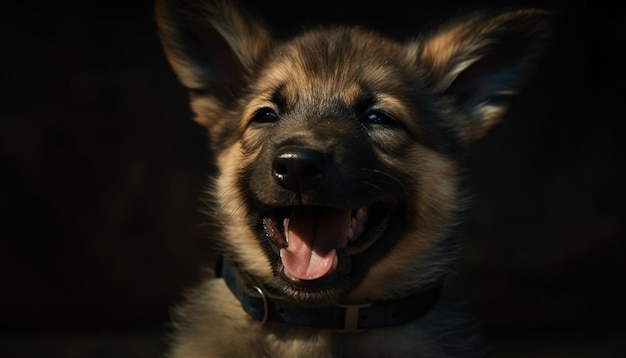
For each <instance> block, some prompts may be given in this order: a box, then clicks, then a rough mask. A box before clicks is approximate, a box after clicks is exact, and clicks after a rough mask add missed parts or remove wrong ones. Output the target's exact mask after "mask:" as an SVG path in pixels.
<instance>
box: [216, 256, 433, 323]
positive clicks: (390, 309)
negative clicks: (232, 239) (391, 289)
mask: <svg viewBox="0 0 626 358" xmlns="http://www.w3.org/2000/svg"><path fill="white" fill-rule="evenodd" d="M216 276H221V277H223V278H224V280H225V281H226V284H227V285H228V287H229V288H230V290H231V291H232V293H233V294H234V295H235V297H237V299H238V300H239V302H240V303H241V307H242V308H243V310H244V311H245V312H246V313H247V314H248V315H250V316H251V317H253V318H254V319H256V320H258V321H261V322H263V323H264V322H266V321H269V322H281V323H286V324H292V325H297V326H307V327H312V328H320V329H334V330H336V331H339V332H358V331H362V330H369V329H375V328H383V327H391V326H399V325H402V324H406V323H408V322H412V321H415V320H418V319H419V318H421V317H422V316H424V315H425V314H426V313H428V312H429V311H430V310H431V309H432V308H433V307H434V306H435V304H436V303H437V301H438V299H439V296H440V294H441V289H442V285H441V284H439V285H435V286H433V287H430V288H428V289H426V290H424V291H420V292H419V293H417V294H414V295H412V296H409V297H406V298H403V299H401V300H396V301H385V302H371V303H364V304H346V305H343V304H338V305H334V306H329V307H305V306H301V305H298V304H297V303H294V302H291V301H288V300H285V299H281V298H280V297H274V296H270V295H269V294H268V292H267V291H266V290H265V289H264V288H263V287H262V286H261V285H259V284H257V283H255V282H253V281H254V280H252V279H251V278H250V277H248V275H246V273H244V272H242V271H241V270H239V268H238V267H237V266H236V265H235V264H234V263H232V262H230V261H228V260H222V259H220V260H219V261H218V265H217V267H216Z"/></svg>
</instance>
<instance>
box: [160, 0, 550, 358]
mask: <svg viewBox="0 0 626 358" xmlns="http://www.w3.org/2000/svg"><path fill="white" fill-rule="evenodd" d="M157 22H158V25H159V32H160V36H161V39H162V42H163V47H164V49H165V52H166V56H167V58H168V60H169V61H170V63H171V64H172V67H173V69H174V71H175V72H176V74H177V75H178V77H179V79H180V81H181V83H182V84H183V85H185V86H186V87H187V88H189V90H190V96H191V107H192V109H193V111H194V113H195V115H196V121H198V123H200V124H202V125H204V126H205V127H206V128H207V130H208V133H209V139H210V143H211V145H212V148H213V150H214V154H215V164H216V166H217V168H218V172H217V173H216V174H215V176H213V177H212V178H211V181H210V183H209V185H208V193H207V195H208V197H209V198H208V199H207V201H208V207H207V209H206V211H207V212H208V213H209V214H210V216H211V220H213V221H214V223H215V224H216V225H217V226H218V227H220V231H219V232H216V233H215V237H214V238H212V239H213V240H215V241H216V244H217V246H218V247H219V248H220V254H221V255H223V256H224V257H226V259H227V260H231V261H234V262H235V263H236V264H237V266H238V267H239V268H240V269H241V270H242V271H243V272H245V273H246V275H248V276H249V277H251V278H252V280H254V282H255V284H258V285H259V286H262V287H264V289H265V290H267V291H268V292H269V293H271V294H270V296H271V297H273V298H275V299H278V300H284V301H289V302H292V303H296V304H300V305H302V307H309V306H316V307H328V306H335V305H339V304H346V303H348V304H356V303H372V302H374V303H375V302H387V301H395V300H399V299H403V298H405V297H407V296H411V295H413V294H415V293H417V292H420V291H422V290H424V289H425V288H427V287H429V286H431V285H433V284H435V285H438V284H441V282H443V281H444V280H445V278H446V277H447V275H449V274H450V272H451V271H452V267H453V264H454V260H455V259H456V256H457V253H458V249H459V246H460V245H459V242H460V240H459V233H458V232H457V231H458V226H459V223H460V222H461V216H462V213H463V210H464V209H465V207H466V194H467V193H466V189H465V187H464V175H463V173H464V170H465V166H466V164H467V161H466V159H467V158H466V153H467V150H468V148H469V146H470V145H471V144H472V143H473V142H474V141H475V140H477V139H479V138H480V137H482V136H483V135H484V134H485V133H486V132H487V131H488V130H489V128H491V127H492V126H493V125H495V124H496V123H497V122H498V121H499V120H500V118H502V115H503V113H504V110H505V108H506V105H507V103H508V100H509V97H510V96H512V95H513V94H515V93H516V92H517V90H518V88H519V86H520V85H521V83H522V82H523V79H524V77H525V75H526V72H528V70H529V69H530V67H532V66H531V65H532V63H534V60H535V59H536V57H537V53H538V49H539V47H541V45H542V44H543V42H545V39H546V38H547V36H546V35H545V33H546V32H547V31H548V30H547V24H548V23H549V21H548V20H547V15H546V14H545V13H543V12H541V11H537V10H522V11H516V12H510V13H505V14H500V15H495V16H487V15H480V14H477V15H474V16H470V17H467V18H465V19H461V20H458V21H456V22H454V23H452V24H451V25H449V26H447V27H444V28H442V29H441V30H438V31H436V32H434V33H433V34H431V35H429V36H423V37H420V38H419V39H417V40H413V41H409V42H407V43H404V44H403V43H398V42H396V41H393V40H391V39H388V38H385V37H383V36H380V35H378V34H375V33H373V32H370V31H368V30H364V29H360V28H342V27H337V28H331V29H316V30H312V31H308V32H305V33H303V34H300V35H297V36H295V37H294V38H292V39H290V40H288V41H285V42H278V41H276V40H273V39H272V37H271V35H270V34H269V32H268V31H267V30H265V29H264V28H263V27H262V26H261V25H259V24H258V23H257V22H256V21H254V19H253V17H251V16H249V15H247V14H246V12H245V11H243V10H241V9H239V8H238V7H237V6H236V5H235V4H233V3H232V2H230V1H228V0H215V1H189V0H187V1H185V0H182V1H177V0H161V1H158V2H157ZM268 113H269V117H267V118H266V117H263V116H264V115H266V114H268ZM259 116H261V117H259ZM370 116H371V117H370ZM259 118H260V119H259ZM294 146H297V147H298V148H306V149H307V150H308V149H310V150H315V151H316V152H319V153H321V154H323V155H322V157H323V158H324V159H323V160H324V168H323V172H322V175H321V176H320V177H321V178H322V179H316V183H317V180H319V181H320V183H322V182H323V184H324V185H321V184H315V186H313V187H312V188H308V187H307V188H305V189H299V188H293V187H291V184H289V185H287V184H288V183H285V182H280V180H282V179H277V176H276V172H275V170H276V168H274V167H272V166H273V165H274V164H273V160H275V159H276V156H275V153H278V152H279V151H280V150H281V149H284V148H291V147H294ZM297 206H307V207H315V208H318V209H319V210H327V209H326V208H331V209H330V210H334V209H336V208H338V207H339V208H342V209H343V210H352V211H353V212H356V210H357V209H359V210H361V209H363V208H365V209H363V210H373V211H374V213H375V214H376V213H377V212H376V210H380V212H383V213H386V214H385V215H389V217H388V219H387V220H388V223H385V222H381V223H377V222H376V220H377V218H374V219H369V221H367V224H370V221H372V220H374V221H375V222H374V223H373V224H370V225H372V226H380V227H382V228H383V230H384V231H382V233H381V234H376V235H372V236H373V237H374V239H373V241H372V242H371V243H367V245H366V244H365V243H359V241H358V239H357V240H356V243H355V244H351V243H348V246H347V247H346V248H345V252H346V256H341V258H340V260H341V262H342V263H344V260H345V262H350V263H352V264H353V265H352V266H349V267H348V266H347V264H346V266H345V267H342V268H341V269H339V272H338V273H334V272H333V271H332V270H331V271H330V272H329V273H328V274H327V275H335V276H332V277H331V278H330V279H329V282H327V283H324V282H326V281H321V282H322V283H321V286H313V285H311V286H307V285H309V282H304V283H302V282H297V281H294V282H292V281H291V279H288V278H285V276H282V275H281V273H280V270H281V265H282V263H281V261H280V260H281V259H280V258H279V256H278V254H277V253H276V252H273V251H272V249H270V248H268V247H269V246H268V242H269V241H267V240H270V241H271V240H277V239H276V238H275V237H274V238H272V235H274V236H276V235H277V234H275V233H274V234H272V233H270V232H269V231H267V230H268V228H267V227H265V225H267V222H268V221H265V220H269V221H270V222H271V221H272V220H278V218H276V217H274V216H278V215H279V214H278V212H284V211H286V210H292V209H291V208H294V207H297ZM372 208H374V209H372ZM281 210H282V211H281ZM267 211H270V213H269V214H268V213H267ZM331 212H333V211H331ZM283 215H284V214H283ZM378 215H379V216H381V217H382V216H385V215H383V214H378ZM378 220H380V219H378ZM274 225H275V226H277V227H278V226H280V225H281V224H280V223H279V224H274ZM259 230H261V233H259ZM263 230H265V231H263ZM365 230H366V231H367V230H372V231H374V230H378V228H377V227H376V228H374V229H371V228H366V229H365ZM270 246H271V245H270ZM339 249H342V250H343V249H344V248H338V250H339ZM342 270H343V271H342ZM305 281H306V280H305ZM334 283H337V284H334ZM320 287H321V288H320ZM175 324H176V327H177V332H176V335H175V337H174V339H173V344H172V353H171V354H172V357H175V358H201V357H202V358H206V357H276V358H279V357H425V358H427V357H480V356H483V355H484V353H485V349H484V347H483V346H482V345H481V344H479V335H478V334H477V331H476V329H475V324H474V323H473V320H472V318H471V316H470V315H468V314H467V313H466V312H465V311H464V307H463V305H461V304H459V303H458V302H456V301H454V300H452V299H450V298H449V297H448V295H447V294H446V293H445V292H444V294H443V296H442V297H441V298H440V299H439V301H438V302H437V304H436V305H435V306H434V307H433V308H432V309H431V310H430V311H429V312H428V313H427V314H426V315H425V316H423V317H421V318H420V319H417V320H415V321H412V322H409V323H406V324H403V325H399V326H396V327H391V328H378V329H371V330H369V331H366V332H358V333H338V332H336V331H333V330H330V329H315V328H310V327H305V326H295V325H289V324H285V323H276V322H266V323H261V322H259V321H256V320H255V319H253V318H252V317H249V316H248V315H247V314H246V313H245V312H244V311H243V309H242V308H241V305H240V303H239V301H238V300H237V298H236V297H235V296H234V295H233V294H232V293H231V291H230V290H229V289H228V287H227V286H226V284H225V283H224V281H223V280H222V279H221V278H208V279H207V280H206V282H205V283H204V284H203V285H201V286H200V287H198V288H196V289H195V290H194V291H193V293H192V294H191V295H189V298H188V300H187V302H186V303H185V304H184V305H182V306H180V307H179V308H177V310H176V316H175Z"/></svg>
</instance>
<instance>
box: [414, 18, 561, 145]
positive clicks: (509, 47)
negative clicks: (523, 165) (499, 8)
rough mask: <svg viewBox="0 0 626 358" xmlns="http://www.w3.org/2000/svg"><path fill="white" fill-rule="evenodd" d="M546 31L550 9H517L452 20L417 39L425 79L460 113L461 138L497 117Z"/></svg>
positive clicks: (548, 30) (471, 137) (481, 130)
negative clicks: (435, 30)
mask: <svg viewBox="0 0 626 358" xmlns="http://www.w3.org/2000/svg"><path fill="white" fill-rule="evenodd" d="M551 35H552V16H551V13H549V12H545V11H540V10H518V11H514V12H508V13H504V14H500V15H496V16H491V17H489V16H484V15H478V16H474V17H471V18H468V19H465V20H462V21H459V22H456V23H454V24H452V25H451V26H449V27H446V28H444V29H442V30H440V31H438V32H437V33H435V34H434V35H433V36H430V37H428V38H426V39H425V41H424V42H422V43H421V46H422V48H421V55H420V60H421V63H422V65H423V66H425V67H426V73H427V77H429V80H430V81H432V84H433V85H434V88H435V90H436V91H437V92H438V93H439V94H441V95H443V96H445V97H447V98H448V99H450V100H451V102H452V103H453V105H454V106H456V109H457V110H458V111H459V112H460V114H461V117H463V119H462V123H460V125H461V130H462V135H463V137H464V139H465V140H466V142H472V141H474V140H477V139H479V138H481V137H482V136H483V135H484V134H485V133H486V132H487V131H488V130H489V129H490V128H491V127H492V126H493V125H494V124H496V123H498V122H499V121H500V119H501V118H502V116H503V115H504V113H505V110H506V106H507V104H508V102H509V99H510V98H511V96H513V95H515V94H516V93H517V91H518V90H519V88H520V86H521V85H522V84H523V82H524V79H525V78H526V77H527V76H528V75H529V73H530V72H531V70H532V69H533V67H534V65H535V62H537V59H538V57H539V54H540V53H541V52H542V50H543V48H544V47H545V46H546V45H547V43H549V40H550V38H551Z"/></svg>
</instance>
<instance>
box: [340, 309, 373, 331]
mask: <svg viewBox="0 0 626 358" xmlns="http://www.w3.org/2000/svg"><path fill="white" fill-rule="evenodd" d="M371 305H372V304H371V303H363V304H350V305H337V306H338V307H341V308H344V309H345V316H344V320H343V328H340V329H336V330H335V331H336V332H339V333H356V332H363V331H365V329H359V319H360V318H361V315H360V313H361V312H360V310H361V309H363V308H367V307H370V306H371Z"/></svg>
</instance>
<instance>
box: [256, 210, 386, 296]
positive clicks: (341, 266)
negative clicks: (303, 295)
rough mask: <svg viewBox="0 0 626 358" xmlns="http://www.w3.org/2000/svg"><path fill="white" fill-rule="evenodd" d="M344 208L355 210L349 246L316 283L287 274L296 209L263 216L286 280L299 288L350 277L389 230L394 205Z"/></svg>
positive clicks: (342, 247) (347, 241)
mask: <svg viewBox="0 0 626 358" xmlns="http://www.w3.org/2000/svg"><path fill="white" fill-rule="evenodd" d="M303 207H305V206H303ZM307 208H309V210H311V209H310V208H315V209H314V210H322V211H323V210H337V208H335V207H324V206H315V207H312V206H311V207H307ZM299 209H302V208H299ZM344 209H345V210H350V211H351V222H350V228H349V229H348V230H346V232H347V233H348V234H347V238H346V239H347V240H346V241H345V242H346V244H345V245H341V247H336V248H335V250H336V253H335V257H334V260H333V263H332V267H331V268H330V270H329V271H328V272H327V273H326V274H325V275H323V276H322V277H319V278H316V279H312V280H305V279H299V278H297V277H294V276H292V275H289V274H288V273H287V272H285V268H284V264H283V262H282V259H281V253H282V252H283V250H285V249H286V248H288V247H289V242H288V238H287V236H288V235H287V234H286V227H287V226H288V225H289V220H290V217H291V213H292V212H293V210H294V206H285V207H277V208H274V209H271V210H268V211H266V214H265V215H263V219H262V224H263V228H264V231H265V236H266V237H267V240H268V242H269V244H270V247H271V249H272V251H273V252H274V253H275V254H276V257H277V258H278V263H277V264H278V265H277V268H278V270H279V272H280V277H281V278H282V279H283V280H285V281H287V282H288V283H291V284H293V285H296V286H299V287H307V288H315V287H322V286H325V285H328V284H330V283H332V282H333V281H335V280H337V279H338V278H340V277H341V276H345V275H349V274H350V273H351V272H352V257H353V256H354V255H357V254H360V253H362V252H364V251H366V250H368V249H369V248H370V247H371V246H372V245H373V244H374V243H375V242H376V241H378V239H379V238H380V237H381V236H382V235H383V233H384V232H385V231H386V230H387V228H388V226H389V223H390V219H391V213H392V212H393V205H392V204H390V203H386V202H375V203H373V204H369V205H364V206H361V207H358V208H344Z"/></svg>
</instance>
